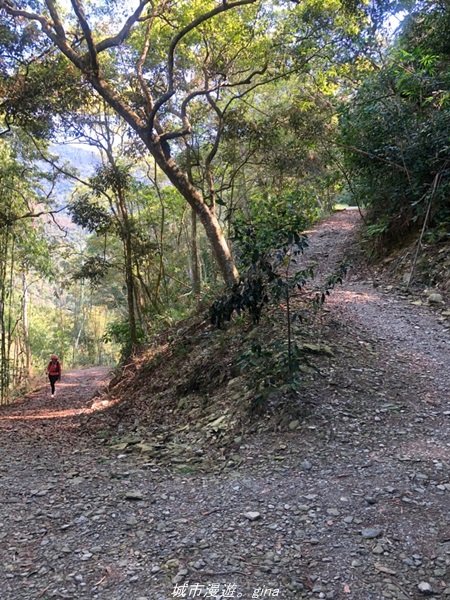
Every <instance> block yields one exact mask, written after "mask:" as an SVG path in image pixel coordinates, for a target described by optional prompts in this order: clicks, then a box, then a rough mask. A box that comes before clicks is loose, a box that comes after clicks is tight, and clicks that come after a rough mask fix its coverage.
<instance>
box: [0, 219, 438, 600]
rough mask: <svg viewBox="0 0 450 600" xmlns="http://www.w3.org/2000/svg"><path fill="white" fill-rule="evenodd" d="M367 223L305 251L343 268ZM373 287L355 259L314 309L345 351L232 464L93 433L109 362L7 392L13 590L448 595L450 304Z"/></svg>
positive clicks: (4, 497)
mask: <svg viewBox="0 0 450 600" xmlns="http://www.w3.org/2000/svg"><path fill="white" fill-rule="evenodd" d="M357 224H358V215H357V213H354V212H350V211H348V212H347V211H346V212H343V213H339V214H337V215H335V216H333V217H332V218H331V219H330V220H328V221H327V222H325V223H324V224H321V225H320V226H319V227H318V228H317V229H316V231H314V232H312V234H311V249H310V253H309V254H308V255H307V256H308V258H307V259H306V260H311V261H313V262H317V263H319V264H320V265H322V266H321V269H323V272H324V273H325V272H326V271H328V270H329V269H332V268H333V267H334V266H335V265H336V264H337V262H338V261H339V260H340V258H341V257H343V256H344V255H345V254H346V253H347V252H348V250H349V248H350V250H351V249H352V243H353V242H352V240H353V239H354V232H355V227H356V226H357ZM376 286H377V287H374V285H373V281H372V278H371V276H370V273H369V272H368V271H364V270H363V271H361V270H359V269H357V270H356V269H353V270H351V271H350V273H349V276H348V278H347V280H346V281H345V282H344V285H343V286H342V287H340V288H338V289H336V291H335V292H334V293H333V295H332V296H331V297H330V299H329V301H328V302H327V304H326V311H325V313H324V315H323V316H322V317H321V318H320V322H319V323H318V336H320V339H321V340H325V341H326V343H327V344H329V345H330V346H331V347H332V349H333V352H332V354H331V355H330V356H329V357H328V358H327V359H326V360H325V362H323V364H322V365H321V368H320V375H318V376H317V377H316V378H314V379H313V380H311V381H309V382H308V383H307V384H305V389H304V391H303V397H302V399H301V401H302V402H304V403H305V405H307V406H308V410H307V411H306V412H305V416H304V417H303V418H302V419H298V420H292V421H291V422H290V423H289V424H288V425H287V426H286V428H285V430H283V431H280V430H277V431H274V432H272V433H271V432H270V431H269V432H268V431H263V432H260V433H255V434H253V435H251V436H250V435H248V436H244V438H243V440H242V441H241V444H240V446H239V448H237V449H236V453H237V454H238V457H237V458H236V459H235V463H234V464H235V467H234V468H227V469H214V468H212V469H211V470H210V471H208V470H204V469H203V470H201V471H195V470H186V471H185V472H183V471H182V470H176V469H172V468H169V467H167V466H166V465H165V464H162V463H161V462H159V461H158V460H157V459H155V458H153V457H149V455H148V454H146V453H145V452H142V453H138V452H128V451H127V450H128V449H127V444H126V443H125V444H123V446H121V445H120V444H116V445H115V447H108V446H105V445H104V444H102V443H100V442H99V437H101V436H99V435H97V436H95V437H91V436H90V435H86V433H85V431H84V429H85V424H86V419H89V418H90V417H91V416H93V415H95V413H96V411H101V410H102V408H103V404H102V401H101V400H99V399H97V400H95V399H94V401H92V400H91V399H90V398H91V395H92V393H93V391H94V390H95V389H96V388H98V387H101V386H103V385H104V382H105V380H106V379H107V375H108V374H107V373H106V372H105V371H104V370H101V369H88V370H84V371H77V372H73V373H68V374H65V375H64V376H63V381H62V382H61V384H60V386H59V388H58V393H57V397H56V399H55V400H54V401H52V400H51V399H50V398H49V394H48V390H47V389H42V390H37V391H36V392H34V393H33V394H31V395H30V396H29V397H28V398H26V399H24V401H23V402H21V403H19V404H16V405H13V406H11V407H7V408H2V409H1V412H0V454H1V459H0V477H1V480H0V483H1V490H2V494H1V498H0V557H1V561H2V565H3V569H2V571H1V573H0V598H1V600H10V599H11V600H13V599H14V600H15V599H24V600H25V599H38V598H39V599H44V600H45V599H50V598H70V599H97V598H98V599H104V600H123V599H127V600H144V598H145V599H148V600H167V599H170V598H177V597H178V598H242V599H244V600H247V599H250V598H269V597H278V598H304V599H306V598H311V599H314V598H328V599H336V600H339V599H349V600H382V599H384V598H392V599H397V600H406V599H411V598H413V599H417V600H418V599H420V598H424V597H426V596H435V597H437V598H443V599H444V598H445V597H447V596H448V597H449V598H450V578H449V575H450V510H449V509H450V502H449V493H450V473H449V465H450V394H449V390H450V368H449V366H450V338H449V321H448V319H447V318H446V314H445V313H446V311H445V308H444V307H441V306H438V307H434V306H431V307H430V306H428V305H427V302H426V299H424V300H423V301H421V305H418V300H417V297H416V296H410V295H407V294H405V293H403V292H402V291H401V290H395V289H392V287H391V286H387V287H384V286H383V284H382V282H381V285H379V281H377V282H376ZM100 434H101V432H100ZM121 448H122V449H121Z"/></svg>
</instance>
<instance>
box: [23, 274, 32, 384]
mask: <svg viewBox="0 0 450 600" xmlns="http://www.w3.org/2000/svg"><path fill="white" fill-rule="evenodd" d="M28 304H29V294H28V285H27V275H26V272H25V269H24V270H23V272H22V328H23V345H24V351H25V377H26V379H28V378H29V377H30V375H31V346H30V331H29V321H28Z"/></svg>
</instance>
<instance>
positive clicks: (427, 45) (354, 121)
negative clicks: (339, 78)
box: [341, 5, 450, 241]
mask: <svg viewBox="0 0 450 600" xmlns="http://www.w3.org/2000/svg"><path fill="white" fill-rule="evenodd" d="M449 14H450V11H449V9H448V7H444V6H442V7H441V6H439V5H434V6H432V8H431V9H427V8H425V7H424V8H423V9H422V10H421V11H418V12H416V13H413V14H412V15H411V16H410V17H409V18H408V19H407V20H406V23H405V25H404V27H403V31H402V33H401V34H400V36H399V38H398V40H397V42H396V45H395V47H394V48H393V49H392V50H391V51H390V53H389V55H388V57H387V60H386V63H385V64H384V65H383V66H382V68H381V69H380V70H379V71H378V72H375V73H374V74H372V75H371V76H369V78H368V79H367V80H366V81H365V82H364V84H363V86H362V87H361V89H360V90H359V92H358V94H357V96H356V98H355V99H353V100H352V103H351V104H349V105H346V106H345V107H344V108H343V109H342V115H341V136H342V137H341V142H342V144H343V145H344V146H345V147H346V149H347V150H346V161H347V165H348V166H349V168H350V177H351V178H352V191H353V193H354V195H355V196H356V200H357V201H358V203H363V204H365V205H367V206H368V207H369V209H370V213H369V216H370V219H371V221H372V226H371V229H370V230H369V231H368V234H369V235H370V236H375V235H381V236H382V237H383V239H384V240H386V241H395V240H397V239H399V238H401V237H402V236H403V235H404V234H405V233H406V232H408V231H409V230H410V229H413V228H417V227H419V226H420V225H421V223H423V220H424V218H425V215H426V213H427V209H428V205H429V203H431V205H432V210H431V219H430V225H431V226H432V227H433V226H435V225H436V224H438V223H439V224H440V226H441V227H442V223H443V222H444V221H446V222H447V228H448V232H449V233H450V214H449V208H448V196H449V193H450V168H449V166H450V163H449V161H450V144H449V140H450V93H449V89H450V63H449V59H448V52H447V50H446V48H447V46H448V32H449V25H450V16H449ZM447 49H448V48H447ZM436 184H437V185H436Z"/></svg>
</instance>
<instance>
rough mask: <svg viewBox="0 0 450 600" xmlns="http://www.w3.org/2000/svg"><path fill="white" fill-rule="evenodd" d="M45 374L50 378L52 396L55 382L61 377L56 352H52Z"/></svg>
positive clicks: (53, 395)
mask: <svg viewBox="0 0 450 600" xmlns="http://www.w3.org/2000/svg"><path fill="white" fill-rule="evenodd" d="M46 372H47V375H48V378H49V380H50V386H51V388H52V398H54V397H55V383H56V382H57V381H58V379H61V364H60V362H59V360H58V357H57V356H56V354H52V355H51V357H50V362H49V363H48V365H47V370H46Z"/></svg>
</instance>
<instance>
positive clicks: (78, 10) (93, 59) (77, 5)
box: [71, 0, 99, 76]
mask: <svg viewBox="0 0 450 600" xmlns="http://www.w3.org/2000/svg"><path fill="white" fill-rule="evenodd" d="M71 3H72V7H73V10H74V11H75V14H76V16H77V19H78V22H79V23H80V25H81V30H82V31H83V34H84V37H85V38H86V42H87V45H88V49H89V58H90V64H91V67H92V70H93V72H94V74H95V75H97V76H98V74H99V66H98V60H97V48H96V46H95V44H94V40H93V38H92V31H91V28H90V27H89V23H88V22H87V19H86V15H85V13H84V8H83V5H82V4H81V2H80V1H79V0H71Z"/></svg>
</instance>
